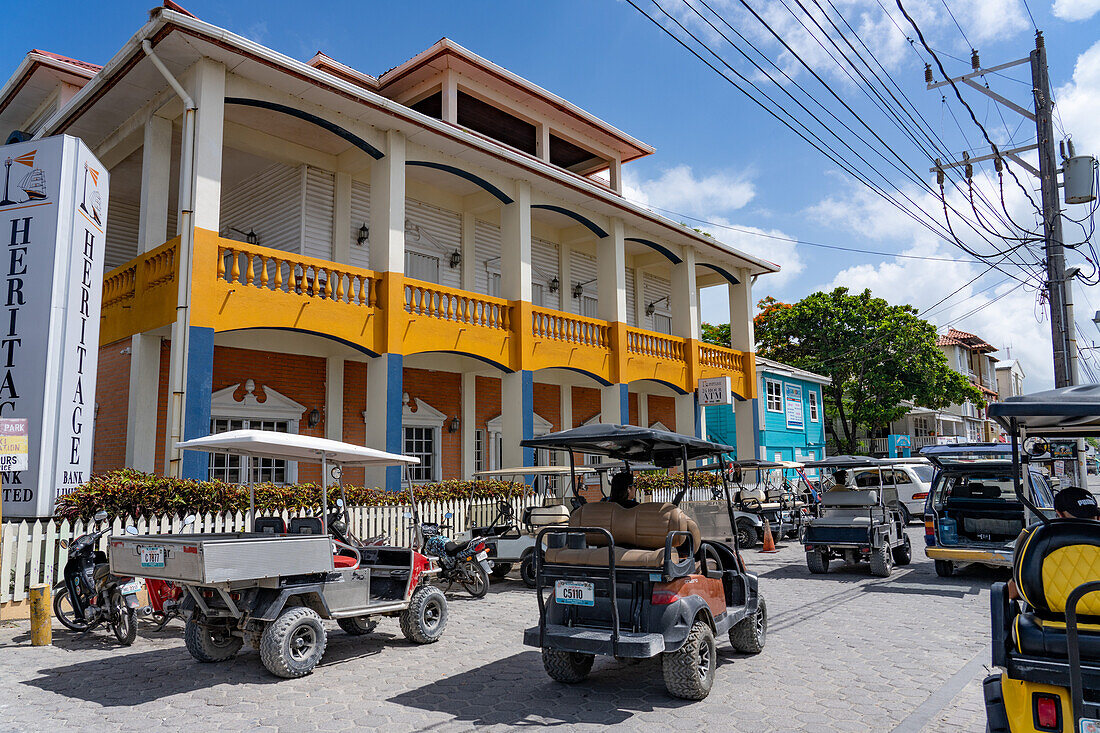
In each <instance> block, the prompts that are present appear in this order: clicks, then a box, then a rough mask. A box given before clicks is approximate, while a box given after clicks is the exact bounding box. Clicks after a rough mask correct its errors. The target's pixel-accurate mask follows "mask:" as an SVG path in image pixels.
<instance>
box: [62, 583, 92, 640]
mask: <svg viewBox="0 0 1100 733" xmlns="http://www.w3.org/2000/svg"><path fill="white" fill-rule="evenodd" d="M53 615H54V616H57V620H58V621H60V622H61V625H62V626H64V627H65V628H66V629H69V630H70V631H87V630H88V627H89V626H90V625H91V624H89V623H88V622H87V621H85V620H84V619H82V618H80V616H78V615H77V614H76V610H75V609H74V608H73V604H72V603H70V602H69V589H68V588H66V587H65V586H64V584H62V585H58V586H57V592H56V593H54V596H53Z"/></svg>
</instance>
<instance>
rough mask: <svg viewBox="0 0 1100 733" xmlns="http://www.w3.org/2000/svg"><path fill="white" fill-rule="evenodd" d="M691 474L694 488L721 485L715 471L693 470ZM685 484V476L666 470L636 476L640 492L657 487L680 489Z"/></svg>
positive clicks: (635, 483) (636, 485) (636, 484)
mask: <svg viewBox="0 0 1100 733" xmlns="http://www.w3.org/2000/svg"><path fill="white" fill-rule="evenodd" d="M688 476H689V479H688V480H689V482H690V483H691V486H692V488H710V487H714V486H721V485H722V482H721V481H720V480H719V478H718V474H717V472H715V471H693V472H691V473H690V474H688ZM683 486H684V476H683V474H679V473H673V474H670V473H667V472H665V471H660V472H657V471H649V472H644V473H639V474H637V475H636V476H635V477H634V488H635V490H636V491H638V492H642V491H655V490H657V489H671V490H673V491H678V490H680V489H682V488H683Z"/></svg>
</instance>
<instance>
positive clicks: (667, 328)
mask: <svg viewBox="0 0 1100 733" xmlns="http://www.w3.org/2000/svg"><path fill="white" fill-rule="evenodd" d="M653 330H654V331H656V332H657V333H672V316H669V315H666V314H664V313H654V314H653Z"/></svg>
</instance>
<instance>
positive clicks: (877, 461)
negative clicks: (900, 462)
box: [803, 456, 890, 471]
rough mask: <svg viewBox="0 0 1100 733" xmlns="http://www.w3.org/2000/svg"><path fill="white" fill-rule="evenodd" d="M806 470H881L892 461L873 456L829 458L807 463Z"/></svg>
mask: <svg viewBox="0 0 1100 733" xmlns="http://www.w3.org/2000/svg"><path fill="white" fill-rule="evenodd" d="M803 465H805V467H806V468H819V469H822V470H825V471H839V470H841V469H849V468H879V467H880V466H889V465H890V461H887V460H883V459H881V458H872V457H871V456H829V457H828V458H822V459H821V460H820V461H806V463H805V464H803Z"/></svg>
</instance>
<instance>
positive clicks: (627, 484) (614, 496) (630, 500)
mask: <svg viewBox="0 0 1100 733" xmlns="http://www.w3.org/2000/svg"><path fill="white" fill-rule="evenodd" d="M602 501H613V502H615V503H616V504H618V505H619V506H621V507H624V508H626V509H633V508H634V507H636V506H638V502H637V501H635V500H634V474H633V473H631V472H630V471H620V472H619V473H617V474H615V475H614V476H612V477H611V493H610V495H609V496H606V497H604V499H602Z"/></svg>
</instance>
